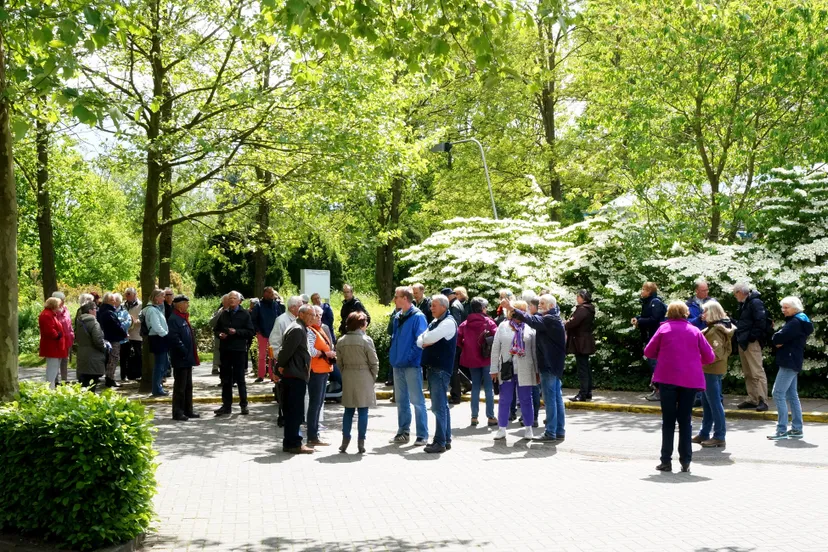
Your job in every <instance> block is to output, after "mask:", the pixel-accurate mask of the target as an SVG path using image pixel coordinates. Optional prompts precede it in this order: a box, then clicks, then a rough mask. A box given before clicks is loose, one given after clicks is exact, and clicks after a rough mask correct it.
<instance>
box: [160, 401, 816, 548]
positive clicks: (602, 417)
mask: <svg viewBox="0 0 828 552" xmlns="http://www.w3.org/2000/svg"><path fill="white" fill-rule="evenodd" d="M152 408H156V409H157V414H158V418H157V425H158V434H157V439H156V448H157V449H158V451H159V456H158V462H159V468H158V481H159V494H158V496H157V498H156V509H157V514H158V521H157V523H156V527H155V528H156V530H157V533H155V534H153V535H151V536H150V537H149V539H148V543H147V547H146V549H147V550H150V551H152V552H161V551H164V552H168V551H176V552H177V551H195V550H209V551H238V552H258V551H288V550H292V551H302V552H311V551H313V552H317V551H320V552H321V551H346V550H348V551H360V552H364V551H369V550H403V551H415V550H416V551H419V550H436V549H439V550H443V551H455V550H485V551H497V552H501V551H510V550H574V551H604V550H606V551H619V550H620V551H623V550H635V551H654V552H655V551H657V552H663V551H672V550H677V551H694V552H713V551H722V552H724V551H728V552H753V551H765V550H767V551H776V550H796V551H802V552H806V551H820V552H822V551H824V550H825V549H826V545H825V527H826V525H828V512H826V509H825V496H826V491H828V459H826V455H825V450H826V447H828V425H820V424H814V425H806V427H805V439H804V440H802V441H780V442H771V441H767V440H766V439H765V435H766V434H769V433H771V432H772V431H773V429H774V425H773V424H772V423H768V422H761V421H753V420H733V421H729V422H728V434H727V442H728V447H727V448H726V449H713V450H708V449H705V450H700V449H699V448H698V447H694V448H695V449H696V453H695V456H694V462H693V466H692V473H691V474H680V473H672V474H662V473H658V472H656V471H655V470H654V469H653V468H654V467H655V465H656V464H657V463H658V451H659V446H660V420H659V419H658V418H657V417H655V416H642V415H636V414H622V413H608V412H574V413H567V414H568V417H567V439H566V441H565V442H563V443H561V444H558V445H547V444H542V443H537V442H530V441H526V440H520V439H519V432H520V430H519V429H518V427H517V426H516V425H514V424H513V429H512V430H511V431H510V432H509V433H510V435H509V436H508V438H507V441H506V442H497V443H495V442H494V441H493V440H492V438H491V431H490V430H489V429H488V428H485V427H478V428H471V427H468V422H469V418H470V410H469V404H468V403H463V404H461V405H457V406H454V407H452V411H451V414H452V427H453V435H454V440H453V447H452V450H451V451H448V452H447V453H445V454H443V455H429V454H425V453H424V452H423V451H422V449H420V448H413V447H412V446H403V447H399V446H397V445H389V444H388V440H389V439H390V438H391V437H392V436H393V435H394V433H395V430H396V409H395V407H394V406H393V405H391V404H389V403H388V402H387V401H382V402H381V403H380V405H379V406H378V407H377V408H375V409H372V410H371V415H370V421H369V434H368V439H367V448H368V453H367V454H365V455H357V454H347V455H343V454H339V453H338V452H337V451H336V448H335V447H334V446H331V447H324V448H321V449H320V451H319V452H318V453H316V454H313V455H307V456H290V455H287V454H285V453H282V452H281V433H282V432H281V430H280V429H277V428H276V426H275V424H274V418H275V407H274V406H273V405H266V404H257V405H253V406H252V407H251V415H250V416H247V417H244V416H240V415H239V414H238V408H237V407H236V409H235V412H234V414H233V415H232V416H230V417H227V418H220V419H216V418H214V417H213V416H212V415H211V412H210V410H211V408H208V407H207V405H199V407H198V408H199V409H200V411H201V412H202V414H203V415H204V417H203V418H202V419H200V420H194V421H190V422H184V423H181V422H173V421H172V420H170V419H169V416H170V412H169V407H167V406H166V405H163V406H157V407H152ZM341 412H342V409H341V407H339V406H338V405H327V406H326V422H325V423H326V424H327V425H328V429H327V431H325V432H323V438H326V439H328V440H330V441H331V442H332V444H337V443H338V441H339V429H340V423H341ZM429 427H430V428H432V429H433V417H432V416H431V415H429ZM354 429H356V428H354ZM354 450H355V447H353V448H352V452H353V451H354ZM675 464H676V466H678V462H677V459H676V462H675Z"/></svg>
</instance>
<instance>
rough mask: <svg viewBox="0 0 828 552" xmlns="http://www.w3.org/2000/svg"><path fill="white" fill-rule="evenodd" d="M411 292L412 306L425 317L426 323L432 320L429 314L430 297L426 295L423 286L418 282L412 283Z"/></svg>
mask: <svg viewBox="0 0 828 552" xmlns="http://www.w3.org/2000/svg"><path fill="white" fill-rule="evenodd" d="M411 293H413V294H414V306H415V307H417V310H419V311H420V312H421V313H423V316H425V317H426V323H428V324H431V321H432V320H433V318H432V316H431V299H430V298H428V297H426V294H425V286H424V285H423V284H420V283H417V284H414V285H413V286H411Z"/></svg>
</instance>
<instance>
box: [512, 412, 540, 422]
mask: <svg viewBox="0 0 828 552" xmlns="http://www.w3.org/2000/svg"><path fill="white" fill-rule="evenodd" d="M515 420H517V414H510V415H509V421H510V422H514V421H515ZM544 423H546V422H544Z"/></svg>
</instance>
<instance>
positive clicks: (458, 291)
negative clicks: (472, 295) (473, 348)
mask: <svg viewBox="0 0 828 552" xmlns="http://www.w3.org/2000/svg"><path fill="white" fill-rule="evenodd" d="M440 293H442V294H443V295H445V296H446V298H448V302H449V314H451V316H452V317H453V318H454V321H455V322H456V323H457V326H458V327H459V326H460V324H462V323H463V322H465V321H466V318H468V316H469V313H468V311H467V305H468V294H467V292H466V288H464V287H456V288H454V289H451V288H443V290H442V291H441V292H440ZM470 390H471V374H466V373H465V372H463V371H462V370H461V369H460V350H459V349H456V352H455V358H454V369H453V371H452V373H451V390H450V392H449V395H450V397H449V402H451V404H460V400H461V398H462V397H463V393H468V392H469V391H470Z"/></svg>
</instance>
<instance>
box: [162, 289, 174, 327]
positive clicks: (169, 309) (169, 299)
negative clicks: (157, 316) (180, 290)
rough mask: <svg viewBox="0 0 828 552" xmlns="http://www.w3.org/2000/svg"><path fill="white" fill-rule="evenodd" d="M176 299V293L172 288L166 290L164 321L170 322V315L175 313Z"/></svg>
mask: <svg viewBox="0 0 828 552" xmlns="http://www.w3.org/2000/svg"><path fill="white" fill-rule="evenodd" d="M174 298H175V292H174V291H173V290H172V288H166V289H165V290H164V320H169V318H170V315H171V314H172V313H173V299H174Z"/></svg>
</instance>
